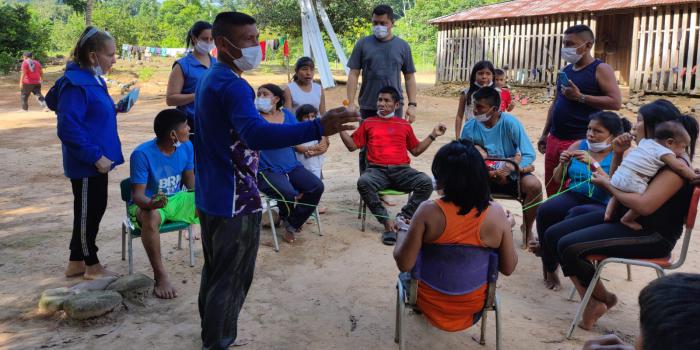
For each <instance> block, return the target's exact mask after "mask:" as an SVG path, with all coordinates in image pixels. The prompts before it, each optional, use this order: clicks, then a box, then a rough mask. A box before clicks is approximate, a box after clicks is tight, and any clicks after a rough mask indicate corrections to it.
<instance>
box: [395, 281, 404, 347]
mask: <svg viewBox="0 0 700 350" xmlns="http://www.w3.org/2000/svg"><path fill="white" fill-rule="evenodd" d="M405 293H406V291H405V290H404V289H403V285H402V284H401V281H399V283H398V290H397V296H398V299H399V300H398V303H397V306H398V308H397V315H396V320H397V325H396V327H397V328H398V329H397V333H398V338H399V339H398V343H399V350H403V349H405V348H406V319H405V316H406V312H405V311H406V304H405V302H404V295H405Z"/></svg>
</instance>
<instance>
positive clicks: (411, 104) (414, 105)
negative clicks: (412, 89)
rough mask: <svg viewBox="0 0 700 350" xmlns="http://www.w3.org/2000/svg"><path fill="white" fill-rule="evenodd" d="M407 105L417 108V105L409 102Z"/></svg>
mask: <svg viewBox="0 0 700 350" xmlns="http://www.w3.org/2000/svg"><path fill="white" fill-rule="evenodd" d="M408 105H409V106H413V107H418V104H417V103H415V102H409V103H408Z"/></svg>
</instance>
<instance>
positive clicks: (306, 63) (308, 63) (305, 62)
mask: <svg viewBox="0 0 700 350" xmlns="http://www.w3.org/2000/svg"><path fill="white" fill-rule="evenodd" d="M304 67H311V69H312V70H313V69H314V68H315V63H314V60H313V59H312V58H311V57H306V56H304V57H301V58H299V59H298V60H297V63H296V64H295V65H294V76H293V77H292V81H297V80H299V77H298V76H297V73H298V72H299V70H300V69H302V68H304Z"/></svg>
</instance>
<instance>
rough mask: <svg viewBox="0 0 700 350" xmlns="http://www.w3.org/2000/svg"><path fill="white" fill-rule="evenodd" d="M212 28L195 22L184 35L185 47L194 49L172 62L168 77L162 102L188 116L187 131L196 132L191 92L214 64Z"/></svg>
mask: <svg viewBox="0 0 700 350" xmlns="http://www.w3.org/2000/svg"><path fill="white" fill-rule="evenodd" d="M211 28H212V27H211V24H209V23H208V22H204V21H198V22H195V24H194V25H193V26H192V28H191V29H190V31H189V32H187V39H185V44H186V45H187V48H190V47H194V50H193V51H192V52H190V53H188V54H186V55H185V57H183V58H181V59H179V60H177V61H175V63H174V64H173V70H172V71H171V72H170V77H169V78H168V89H167V91H166V94H165V103H166V104H167V105H168V106H173V107H176V108H177V109H179V110H181V111H183V112H185V114H187V124H189V126H190V130H191V131H190V132H195V129H194V96H195V91H194V90H195V88H196V87H197V82H198V81H199V78H201V77H202V76H203V75H204V73H205V72H206V71H207V69H209V67H211V66H212V65H213V64H214V63H216V58H214V57H211V55H209V52H210V51H211V50H212V49H214V37H212V35H211Z"/></svg>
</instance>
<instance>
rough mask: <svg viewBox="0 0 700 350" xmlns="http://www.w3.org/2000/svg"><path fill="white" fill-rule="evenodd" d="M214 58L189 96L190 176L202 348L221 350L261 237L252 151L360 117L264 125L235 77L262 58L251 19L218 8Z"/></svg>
mask: <svg viewBox="0 0 700 350" xmlns="http://www.w3.org/2000/svg"><path fill="white" fill-rule="evenodd" d="M212 34H213V36H214V41H215V42H216V47H217V48H218V50H219V54H218V58H219V61H218V62H217V63H215V64H213V65H212V66H211V68H210V69H209V70H208V71H207V73H206V74H205V75H204V76H203V77H202V78H201V79H200V81H199V84H198V86H197V90H196V95H195V115H196V118H195V126H196V129H197V134H196V135H195V142H196V144H197V148H196V150H195V152H196V153H195V154H196V156H195V169H196V170H195V177H196V182H197V192H196V195H195V199H196V205H197V209H198V210H199V215H200V216H199V217H200V220H201V225H202V246H203V251H204V267H203V268H202V281H201V284H200V289H199V314H200V317H201V319H202V347H203V348H204V349H226V348H227V347H228V346H230V345H232V344H233V343H234V342H235V340H236V336H237V329H236V328H237V323H238V314H239V312H240V310H241V307H242V306H243V302H244V301H245V296H246V294H247V293H248V289H249V288H250V285H251V283H252V281H253V272H254V270H255V258H256V255H257V251H258V241H259V238H260V218H261V211H262V208H261V205H260V196H259V194H258V189H257V186H256V175H257V168H258V153H257V151H256V150H261V149H275V148H281V147H289V146H294V145H299V144H302V143H305V142H308V141H312V140H320V139H321V137H322V136H329V135H333V134H335V133H338V132H339V131H341V130H352V129H354V126H350V125H345V124H346V123H350V122H355V121H359V116H358V115H357V113H355V112H349V111H347V110H345V109H344V108H338V109H333V110H330V111H328V112H327V113H326V115H324V116H323V118H320V119H315V120H314V121H310V122H304V123H299V124H295V125H286V124H271V123H268V122H267V121H265V120H264V119H263V117H262V116H261V115H260V114H259V113H258V111H257V110H256V108H255V104H254V102H253V101H254V100H255V94H254V92H253V88H252V87H251V86H250V85H249V84H248V82H247V81H245V80H244V79H243V78H241V74H242V73H243V72H244V71H247V70H251V69H254V68H256V67H257V66H258V65H259V64H260V61H261V59H262V51H261V50H260V45H259V42H258V30H257V28H256V26H255V19H254V18H252V17H250V16H248V15H246V14H244V13H240V12H221V13H219V14H218V15H217V16H216V19H215V20H214V28H213V33H212Z"/></svg>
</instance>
